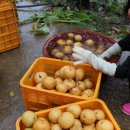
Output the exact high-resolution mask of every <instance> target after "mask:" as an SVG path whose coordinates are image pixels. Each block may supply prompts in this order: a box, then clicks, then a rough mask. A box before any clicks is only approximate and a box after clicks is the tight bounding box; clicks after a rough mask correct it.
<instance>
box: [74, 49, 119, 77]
mask: <svg viewBox="0 0 130 130" xmlns="http://www.w3.org/2000/svg"><path fill="white" fill-rule="evenodd" d="M73 52H74V53H73V54H72V56H73V57H74V59H76V60H77V61H76V62H74V65H77V64H81V63H87V64H90V65H92V66H93V67H94V68H95V69H96V70H99V71H101V72H103V73H104V74H107V75H109V76H114V75H115V72H116V68H117V66H116V64H115V63H109V62H107V61H105V60H104V59H102V58H100V57H97V56H96V55H94V54H93V53H92V52H91V51H89V50H85V49H83V48H81V47H77V46H74V48H73Z"/></svg>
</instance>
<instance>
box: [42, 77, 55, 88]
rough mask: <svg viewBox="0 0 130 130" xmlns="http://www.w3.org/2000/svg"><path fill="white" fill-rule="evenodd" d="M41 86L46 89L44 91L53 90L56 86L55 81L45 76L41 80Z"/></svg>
mask: <svg viewBox="0 0 130 130" xmlns="http://www.w3.org/2000/svg"><path fill="white" fill-rule="evenodd" d="M43 86H44V87H45V88H46V89H49V90H51V89H54V88H55V86H56V81H55V79H54V78H53V77H51V76H47V77H46V78H45V79H44V80H43Z"/></svg>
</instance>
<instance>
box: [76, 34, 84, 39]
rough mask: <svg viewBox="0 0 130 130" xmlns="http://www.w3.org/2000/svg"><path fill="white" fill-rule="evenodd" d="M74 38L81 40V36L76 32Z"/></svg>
mask: <svg viewBox="0 0 130 130" xmlns="http://www.w3.org/2000/svg"><path fill="white" fill-rule="evenodd" d="M74 39H75V41H82V39H83V38H82V36H81V35H79V34H77V35H75V36H74Z"/></svg>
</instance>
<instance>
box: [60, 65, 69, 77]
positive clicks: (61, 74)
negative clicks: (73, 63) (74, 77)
mask: <svg viewBox="0 0 130 130" xmlns="http://www.w3.org/2000/svg"><path fill="white" fill-rule="evenodd" d="M67 67H68V66H67V65H66V66H63V67H62V68H61V69H60V70H59V72H60V77H61V78H62V79H64V70H65V68H67Z"/></svg>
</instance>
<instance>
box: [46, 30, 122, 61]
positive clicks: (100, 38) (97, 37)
mask: <svg viewBox="0 0 130 130" xmlns="http://www.w3.org/2000/svg"><path fill="white" fill-rule="evenodd" d="M68 33H73V34H74V35H81V36H82V41H81V43H82V44H83V45H85V43H84V41H86V40H88V39H92V40H93V41H94V42H95V46H98V45H101V44H102V45H104V47H105V49H104V51H105V50H106V49H108V48H109V47H110V46H112V45H113V44H115V43H116V41H115V40H114V39H113V38H111V37H109V36H107V35H104V34H102V33H99V32H93V31H90V30H86V29H85V30H74V31H69V32H64V33H60V34H56V35H54V36H53V37H51V38H49V39H48V40H47V41H46V43H45V44H44V46H43V55H44V56H45V57H50V58H56V57H54V56H53V55H52V53H51V52H52V50H53V49H58V48H59V49H60V50H61V49H63V46H62V47H59V45H58V44H57V43H56V41H57V40H59V39H63V40H68V35H67V34H68ZM73 42H76V41H75V40H74V39H73ZM85 48H86V47H85ZM87 49H88V48H87ZM91 51H92V50H91ZM66 56H67V57H68V59H69V61H74V59H73V57H72V55H71V54H67V55H66ZM61 59H62V60H64V59H63V58H61ZM119 59H120V54H118V55H115V56H112V57H111V58H110V59H106V60H107V61H109V62H111V63H116V62H118V60H119Z"/></svg>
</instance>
